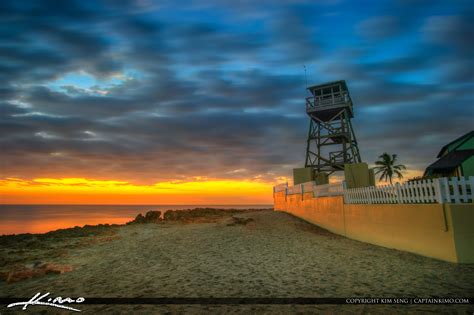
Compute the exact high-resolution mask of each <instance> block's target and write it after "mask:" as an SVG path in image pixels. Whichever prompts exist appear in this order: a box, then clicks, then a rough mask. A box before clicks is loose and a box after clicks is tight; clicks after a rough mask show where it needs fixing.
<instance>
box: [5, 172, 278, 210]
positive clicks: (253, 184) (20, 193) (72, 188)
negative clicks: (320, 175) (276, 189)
mask: <svg viewBox="0 0 474 315" xmlns="http://www.w3.org/2000/svg"><path fill="white" fill-rule="evenodd" d="M273 185H274V183H272V182H263V181H259V180H217V179H209V180H207V179H200V178H195V179H192V180H189V181H167V182H159V183H156V184H153V185H137V184H132V183H129V182H126V181H119V180H94V179H86V178H36V179H32V180H25V179H19V178H6V179H2V180H0V203H1V204H137V205H138V204H163V205H166V204H168V205H172V204H175V205H176V204H186V205H199V204H200V205H206V204H207V205H210V204H221V205H224V204H229V205H230V204H272V203H273V196H272V187H273Z"/></svg>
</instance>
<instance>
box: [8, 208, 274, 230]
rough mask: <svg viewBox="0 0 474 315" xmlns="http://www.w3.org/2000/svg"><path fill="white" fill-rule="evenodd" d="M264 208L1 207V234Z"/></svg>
mask: <svg viewBox="0 0 474 315" xmlns="http://www.w3.org/2000/svg"><path fill="white" fill-rule="evenodd" d="M206 207H209V208H221V209H231V208H234V209H250V208H253V209H263V208H272V207H273V206H272V205H0V235H5V234H20V233H46V232H49V231H54V230H57V229H64V228H69V227H74V226H84V225H86V224H90V225H95V224H106V223H108V224H123V223H126V222H128V221H130V220H133V219H134V218H135V217H136V216H137V214H138V213H142V214H145V212H147V211H150V210H159V211H162V212H164V211H166V210H183V209H193V208H206Z"/></svg>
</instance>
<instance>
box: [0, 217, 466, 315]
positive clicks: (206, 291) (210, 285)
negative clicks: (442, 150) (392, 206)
mask: <svg viewBox="0 0 474 315" xmlns="http://www.w3.org/2000/svg"><path fill="white" fill-rule="evenodd" d="M236 218H240V219H236ZM244 219H249V220H244ZM250 219H251V220H250ZM0 255H1V256H0V257H1V258H0V271H1V272H3V276H4V279H3V281H2V282H1V283H0V296H2V297H30V296H33V295H34V293H36V292H38V291H41V292H47V291H49V292H51V293H52V295H54V296H57V295H61V296H69V297H79V296H84V297H371V296H372V297H374V296H376V297H407V296H409V297H434V296H438V297H472V296H474V265H457V264H451V263H447V262H442V261H438V260H434V259H430V258H425V257H421V256H417V255H414V254H410V253H406V252H401V251H397V250H392V249H387V248H382V247H378V246H373V245H370V244H365V243H361V242H357V241H353V240H350V239H347V238H344V237H341V236H338V235H334V234H332V233H330V232H327V231H325V230H323V229H320V228H318V227H316V226H313V225H311V224H309V223H306V222H304V221H302V220H300V219H298V218H296V217H293V216H291V215H289V214H286V213H283V212H276V211H271V210H264V211H262V210H260V211H248V212H234V213H231V212H227V213H223V214H222V215H218V216H213V217H211V218H210V219H209V218H207V219H206V218H205V219H202V220H193V221H189V222H183V221H179V220H175V221H169V222H165V223H163V222H161V223H157V224H153V223H152V224H131V225H123V226H100V227H89V228H86V229H80V228H78V229H72V230H64V231H62V232H61V231H60V232H56V234H53V235H52V236H51V237H48V238H46V237H44V236H43V237H42V238H41V237H39V236H35V235H17V236H4V237H1V238H0ZM45 263H48V264H50V265H51V266H62V267H63V268H65V266H67V268H66V269H64V270H61V271H57V272H53V273H48V274H45V275H43V276H37V277H33V278H31V279H25V280H19V281H9V282H10V283H7V282H6V278H5V275H6V274H7V273H8V272H9V271H11V270H15V268H16V269H18V268H33V267H34V266H41V265H43V266H44V264H45ZM68 268H69V269H68ZM62 271H63V272H62ZM61 272H62V273H61ZM78 308H80V309H81V310H83V311H90V312H102V313H104V312H107V313H109V312H110V313H130V312H134V313H143V314H149V313H153V312H155V313H161V312H172V313H174V312H178V313H180V312H185V313H187V312H193V313H206V312H209V311H215V312H226V313H227V312H231V313H232V312H234V313H241V312H242V313H245V312H268V313H289V312H303V313H311V312H315V311H318V310H322V311H327V312H330V311H333V310H338V311H340V312H347V313H353V312H355V313H363V312H378V311H380V312H387V311H388V312H390V311H395V310H397V311H401V312H407V311H410V312H411V311H447V312H455V311H463V312H465V311H469V312H472V311H473V309H474V308H473V307H472V306H459V305H458V306H424V305H417V306H415V305H413V306H391V305H381V306H371V305H360V306H355V305H335V306H330V305H283V306H282V305H280V306H278V305H237V306H235V305H234V306H233V305H222V306H199V305H178V306H172V305H80V306H78ZM34 310H36V311H40V310H44V311H47V312H48V313H54V312H56V311H55V310H54V309H51V308H44V307H39V306H34ZM17 311H19V309H17ZM4 312H5V313H7V312H8V310H7V309H6V308H5V306H2V309H1V313H4ZM58 312H61V311H58ZM63 312H64V311H63ZM86 313H87V312H86Z"/></svg>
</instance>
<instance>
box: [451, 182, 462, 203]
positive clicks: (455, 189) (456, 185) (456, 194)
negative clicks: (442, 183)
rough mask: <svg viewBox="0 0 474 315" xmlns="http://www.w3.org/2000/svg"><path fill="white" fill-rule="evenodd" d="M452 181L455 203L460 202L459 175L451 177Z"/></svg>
mask: <svg viewBox="0 0 474 315" xmlns="http://www.w3.org/2000/svg"><path fill="white" fill-rule="evenodd" d="M451 183H452V184H453V195H454V203H459V202H460V200H459V183H458V178H457V177H451Z"/></svg>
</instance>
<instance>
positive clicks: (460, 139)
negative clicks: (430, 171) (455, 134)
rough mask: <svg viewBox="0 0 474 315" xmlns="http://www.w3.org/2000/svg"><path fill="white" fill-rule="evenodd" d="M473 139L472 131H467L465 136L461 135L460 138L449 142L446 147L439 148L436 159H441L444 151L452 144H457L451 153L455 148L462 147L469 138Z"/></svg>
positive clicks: (473, 131)
mask: <svg viewBox="0 0 474 315" xmlns="http://www.w3.org/2000/svg"><path fill="white" fill-rule="evenodd" d="M472 137H474V130H472V131H469V132H468V133H466V134H465V135H462V136H461V137H459V138H457V139H455V140H453V141H451V142H450V143H448V144H447V145H445V146H444V147H442V148H441V151H439V153H438V156H437V157H438V158H439V157H441V156H442V155H443V154H444V153H445V151H446V150H448V149H449V147H450V146H452V145H453V144H455V143H457V142H459V143H458V144H457V145H456V146H455V147H454V148H452V149H451V151H453V150H456V148H458V147H459V146H460V145H462V144H463V143H464V142H466V141H468V140H469V139H470V138H472Z"/></svg>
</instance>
